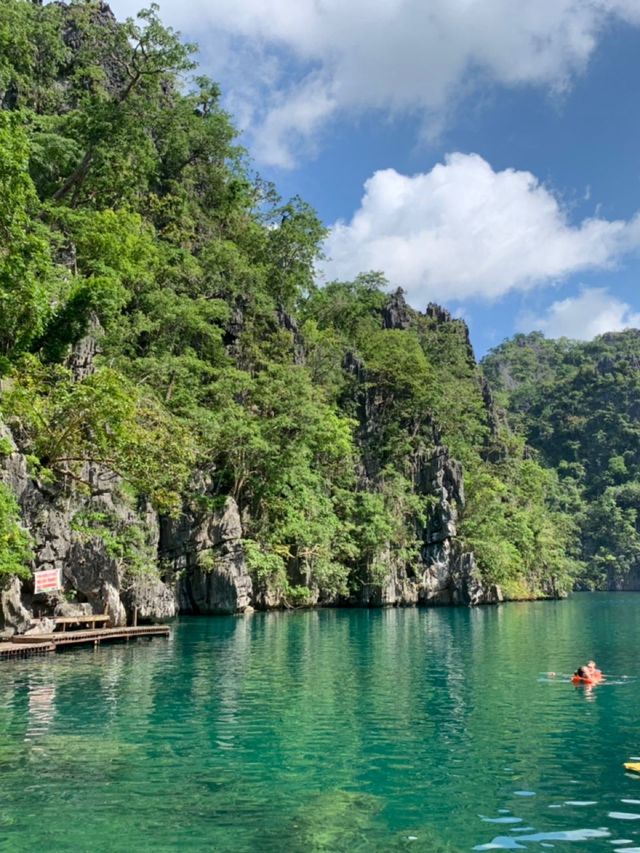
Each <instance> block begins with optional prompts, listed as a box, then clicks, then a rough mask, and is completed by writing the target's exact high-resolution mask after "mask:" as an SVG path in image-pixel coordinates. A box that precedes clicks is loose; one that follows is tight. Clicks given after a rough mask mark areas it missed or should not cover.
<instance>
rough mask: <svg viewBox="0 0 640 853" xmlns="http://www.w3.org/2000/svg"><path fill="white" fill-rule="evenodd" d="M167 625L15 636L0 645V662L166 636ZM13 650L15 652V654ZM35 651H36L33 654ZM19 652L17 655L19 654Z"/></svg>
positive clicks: (168, 633)
mask: <svg viewBox="0 0 640 853" xmlns="http://www.w3.org/2000/svg"><path fill="white" fill-rule="evenodd" d="M170 633H171V631H170V629H169V626H168V625H136V626H135V627H129V628H127V627H122V628H90V629H89V630H86V631H60V632H57V631H56V632H55V633H53V634H32V635H29V636H26V635H25V634H17V635H16V636H14V637H12V638H11V642H9V643H0V659H2V658H4V657H15V656H17V657H27V656H29V655H30V654H43V653H44V652H49V651H56V650H57V649H58V648H60V647H62V646H80V645H87V644H90V645H94V646H99V645H100V644H101V643H104V642H107V643H108V642H111V641H112V640H130V639H136V638H138V637H168V636H169V635H170ZM16 649H17V650H18V651H16ZM36 650H37V651H36ZM20 651H21V652H23V654H22V655H21V654H20V653H19V652H20Z"/></svg>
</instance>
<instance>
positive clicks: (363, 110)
mask: <svg viewBox="0 0 640 853" xmlns="http://www.w3.org/2000/svg"><path fill="white" fill-rule="evenodd" d="M111 5H112V8H113V10H114V12H115V13H116V14H117V15H118V17H125V16H127V15H134V14H135V13H136V11H137V10H138V8H139V7H138V4H137V3H135V2H133V0H114V2H112V3H111ZM160 14H161V17H162V19H163V21H164V22H165V23H166V24H168V25H170V26H172V27H174V28H175V29H177V30H179V31H180V32H181V33H182V35H183V37H184V38H185V39H186V40H188V41H195V42H197V43H198V45H199V54H198V59H199V62H200V64H201V67H202V69H203V70H204V71H205V72H206V73H208V74H209V75H210V76H212V77H213V78H214V79H216V80H217V81H218V82H219V83H220V85H221V87H222V91H223V95H224V105H225V107H226V108H227V109H228V110H229V112H230V113H231V114H232V116H233V118H234V121H235V124H236V126H237V127H239V128H240V130H241V131H242V134H241V137H240V139H241V142H242V144H243V145H244V146H245V147H246V148H247V149H248V151H249V153H250V155H251V157H252V158H253V160H254V163H255V168H256V170H257V171H258V172H259V173H260V174H261V175H262V176H263V177H264V178H266V179H269V180H272V181H273V182H274V183H275V184H276V186H277V188H278V190H279V191H280V194H281V195H282V196H283V197H285V198H287V197H290V196H293V195H300V196H302V197H303V198H304V199H305V200H306V201H308V202H309V203H310V204H311V205H313V207H315V209H316V210H317V211H318V214H319V215H320V217H321V219H322V220H323V221H324V222H325V224H326V225H327V226H328V227H329V229H330V231H329V236H328V238H327V241H326V243H325V246H324V254H325V260H324V261H323V262H322V264H321V266H320V269H319V278H320V280H332V279H343V280H349V279H351V278H353V277H354V276H355V275H357V274H358V273H359V272H367V271H369V270H376V271H381V272H383V273H384V274H385V276H386V278H387V280H388V281H389V286H390V288H391V289H396V288H397V287H402V288H403V289H404V290H405V292H406V294H407V299H408V301H409V302H410V304H411V305H413V306H414V307H415V308H417V309H419V310H424V308H425V307H426V305H427V304H428V303H429V302H431V301H434V302H438V303H440V304H442V305H444V306H445V307H447V308H448V309H449V310H450V311H452V313H454V314H455V315H456V316H460V317H463V318H464V319H465V320H466V321H467V323H468V324H469V328H470V332H471V338H472V341H473V344H474V347H475V349H476V352H477V354H478V355H482V354H484V353H485V352H486V351H487V350H488V349H490V348H491V347H493V346H496V345H497V344H499V343H500V341H501V340H503V339H504V338H505V337H510V336H511V335H513V334H515V333H516V332H527V331H531V330H534V329H537V330H541V331H543V332H544V333H545V334H546V335H548V336H549V337H559V336H562V335H566V336H567V337H571V338H579V339H584V340H587V339H590V338H593V337H594V336H595V335H598V334H602V333H603V332H606V331H616V330H620V329H623V328H626V327H629V326H638V327H640V293H639V291H638V282H639V281H640V109H639V108H638V103H639V96H640V0H191V2H188V3H186V2H184V0H182V2H179V0H164V2H161V3H160Z"/></svg>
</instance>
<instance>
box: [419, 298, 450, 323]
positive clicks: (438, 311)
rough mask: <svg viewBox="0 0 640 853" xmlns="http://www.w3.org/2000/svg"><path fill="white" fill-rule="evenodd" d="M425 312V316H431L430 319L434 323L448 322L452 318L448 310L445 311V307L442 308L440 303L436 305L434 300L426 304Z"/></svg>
mask: <svg viewBox="0 0 640 853" xmlns="http://www.w3.org/2000/svg"><path fill="white" fill-rule="evenodd" d="M425 314H426V315H427V317H431V319H432V320H435V321H436V323H450V322H451V321H452V320H453V317H452V316H451V314H450V312H449V311H447V309H446V308H443V307H442V305H438V304H437V303H435V302H430V303H429V304H428V305H427V310H426V311H425Z"/></svg>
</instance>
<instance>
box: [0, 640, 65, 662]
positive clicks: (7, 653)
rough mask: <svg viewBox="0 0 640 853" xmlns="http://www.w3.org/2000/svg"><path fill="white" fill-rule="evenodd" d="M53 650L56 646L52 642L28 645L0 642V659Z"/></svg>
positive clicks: (46, 652) (39, 653)
mask: <svg viewBox="0 0 640 853" xmlns="http://www.w3.org/2000/svg"><path fill="white" fill-rule="evenodd" d="M55 650H56V647H55V645H54V644H53V643H32V644H30V645H26V644H24V643H12V642H8V643H0V660H5V659H6V660H8V659H9V658H26V657H32V656H35V655H44V654H49V652H55Z"/></svg>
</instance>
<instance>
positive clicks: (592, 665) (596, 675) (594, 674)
mask: <svg viewBox="0 0 640 853" xmlns="http://www.w3.org/2000/svg"><path fill="white" fill-rule="evenodd" d="M587 669H588V670H589V678H591V679H592V680H593V681H599V680H600V679H601V678H602V673H601V672H600V670H599V669H598V667H597V666H596V662H595V661H594V660H590V661H589V662H588V664H587Z"/></svg>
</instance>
